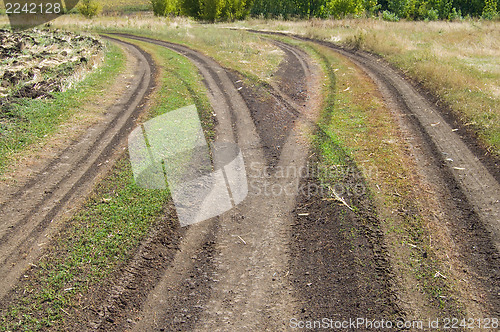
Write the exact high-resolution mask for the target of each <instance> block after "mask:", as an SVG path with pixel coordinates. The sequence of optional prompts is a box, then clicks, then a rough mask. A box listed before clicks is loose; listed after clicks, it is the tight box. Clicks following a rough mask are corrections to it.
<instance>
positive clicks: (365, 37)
mask: <svg viewBox="0 0 500 332" xmlns="http://www.w3.org/2000/svg"><path fill="white" fill-rule="evenodd" d="M236 25H237V26H239V27H253V28H258V29H268V30H277V31H285V32H291V33H294V34H300V35H304V36H307V37H311V38H317V39H321V40H327V41H330V42H335V43H341V44H346V45H350V46H355V47H359V48H361V49H364V50H368V51H370V52H373V53H376V54H379V55H381V56H383V57H385V58H386V59H387V60H388V61H389V62H391V63H392V64H394V65H396V66H397V67H399V68H401V70H402V71H403V72H405V73H406V74H407V75H408V76H409V77H410V78H412V79H413V80H415V81H416V82H419V83H421V84H422V85H423V86H424V87H425V88H426V89H427V90H429V91H430V92H432V93H433V94H435V95H437V96H438V97H439V98H440V99H441V100H442V101H444V102H445V103H446V104H447V105H449V106H450V107H451V109H452V110H453V112H454V113H455V115H456V116H457V117H458V118H459V119H460V120H461V122H462V123H463V124H464V125H465V126H466V127H468V128H469V129H470V130H471V131H473V132H475V133H477V135H478V137H479V138H480V140H481V141H482V142H483V144H484V145H485V146H486V148H488V150H489V151H490V152H491V153H492V154H493V155H496V156H500V106H499V105H500V86H499V84H498V82H500V58H499V57H498V53H499V52H500V42H499V40H500V29H499V27H500V23H499V22H487V21H479V22H478V21H463V22H385V21H380V20H375V19H362V20H361V19H360V20H335V21H334V20H311V21H299V22H283V21H268V20H251V21H247V22H241V23H237V24H236ZM227 26H228V25H222V27H227ZM231 26H234V25H231Z"/></svg>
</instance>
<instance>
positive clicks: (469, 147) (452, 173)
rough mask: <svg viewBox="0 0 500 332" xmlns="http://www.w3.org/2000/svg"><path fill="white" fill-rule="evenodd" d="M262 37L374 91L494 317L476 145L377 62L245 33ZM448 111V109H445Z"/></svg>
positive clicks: (492, 175)
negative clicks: (324, 60)
mask: <svg viewBox="0 0 500 332" xmlns="http://www.w3.org/2000/svg"><path fill="white" fill-rule="evenodd" d="M249 31H250V32H253V33H258V34H264V35H278V36H287V37H290V38H296V39H298V40H301V41H306V42H312V43H316V44H318V45H321V46H325V47H327V48H330V49H331V50H333V51H335V52H337V53H339V54H340V55H342V56H344V57H346V58H348V59H350V60H351V61H352V62H353V63H354V64H355V65H357V66H358V67H359V68H361V69H362V70H363V71H364V72H365V73H366V74H367V75H368V76H369V77H370V78H371V79H372V80H373V81H374V82H375V83H376V84H377V85H378V87H379V89H380V91H381V93H382V95H383V97H384V99H385V100H386V102H387V104H388V105H389V107H390V108H391V110H392V111H393V112H394V114H395V115H396V116H397V117H398V118H400V119H401V120H400V125H401V127H402V128H403V129H404V131H407V132H408V133H409V134H408V135H409V140H410V141H412V142H414V143H412V145H413V148H412V149H413V153H415V154H416V155H417V160H416V162H417V165H418V167H419V169H420V172H421V173H422V176H423V178H424V179H425V181H426V182H427V183H428V184H429V185H430V187H431V188H432V191H433V193H434V195H435V197H436V199H437V200H438V201H439V203H438V204H439V211H435V213H434V217H435V219H436V221H437V222H438V223H439V224H440V226H439V227H442V228H445V229H446V230H447V231H449V232H450V233H451V236H452V238H453V242H454V245H455V246H456V252H457V254H458V255H459V257H460V259H461V260H462V262H464V263H465V264H466V265H467V266H469V267H470V272H472V273H471V274H470V277H471V278H472V279H473V280H476V283H477V284H478V285H482V286H481V287H482V289H483V292H484V294H485V295H483V296H484V298H487V299H488V300H487V302H488V303H486V307H488V308H487V310H488V311H489V312H490V313H492V314H498V308H499V307H500V294H499V293H498V289H499V282H498V280H500V271H499V270H498V268H497V267H498V262H499V259H500V254H499V252H500V184H499V182H498V180H497V177H498V170H497V169H491V165H494V164H495V163H494V162H490V161H488V160H486V161H485V163H483V162H482V161H481V160H480V158H479V157H478V153H477V151H476V150H477V142H472V144H471V143H469V140H470V138H468V137H466V138H465V139H464V138H463V137H462V136H460V134H459V133H461V132H464V130H463V128H460V127H456V128H455V127H453V126H452V125H450V123H451V122H449V121H450V119H449V116H448V115H446V114H445V112H443V111H442V110H441V109H440V108H438V106H437V104H436V103H435V102H434V99H433V97H429V94H428V93H426V92H425V91H421V89H420V88H417V87H415V86H414V85H413V84H412V83H411V82H410V81H409V80H408V79H406V78H405V77H404V75H403V74H402V73H400V72H399V71H398V70H396V69H394V68H393V67H391V66H390V65H389V64H388V63H387V62H385V61H384V60H382V59H381V58H379V57H377V56H374V55H372V54H369V53H367V52H363V51H359V50H352V49H347V48H344V47H341V46H339V45H336V44H333V43H331V42H326V41H321V40H315V39H311V38H306V37H302V36H297V35H288V34H285V33H280V32H268V31H258V30H249ZM446 111H448V110H446Z"/></svg>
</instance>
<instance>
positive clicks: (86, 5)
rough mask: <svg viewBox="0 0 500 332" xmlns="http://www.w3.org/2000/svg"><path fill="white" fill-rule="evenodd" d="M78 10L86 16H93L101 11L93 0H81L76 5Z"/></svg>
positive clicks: (99, 6)
mask: <svg viewBox="0 0 500 332" xmlns="http://www.w3.org/2000/svg"><path fill="white" fill-rule="evenodd" d="M77 9H78V12H79V13H80V14H82V15H83V16H85V17H86V18H93V17H95V16H96V15H97V14H99V12H100V11H101V5H100V4H99V3H97V1H93V0H81V1H80V2H79V3H78V6H77Z"/></svg>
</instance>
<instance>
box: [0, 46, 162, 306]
mask: <svg viewBox="0 0 500 332" xmlns="http://www.w3.org/2000/svg"><path fill="white" fill-rule="evenodd" d="M119 45H121V46H122V47H123V48H124V49H125V50H126V53H127V58H128V60H127V61H128V66H127V71H126V72H125V73H123V75H122V76H121V79H120V80H118V82H119V84H118V85H117V86H114V87H112V88H113V89H112V90H111V91H122V92H123V95H121V96H117V97H118V99H113V100H108V101H107V104H108V106H106V101H103V105H104V107H108V108H107V111H106V113H105V114H104V115H103V118H102V119H101V120H102V121H100V123H99V124H97V125H95V126H94V127H92V128H89V129H88V130H87V132H86V133H85V134H84V135H83V136H82V137H80V138H79V139H77V140H76V141H75V142H73V144H70V145H69V146H67V147H66V148H65V149H64V150H63V151H59V152H57V151H53V153H54V154H56V155H57V157H56V158H54V159H48V158H46V159H45V160H41V161H39V162H38V163H37V164H36V165H35V166H33V170H32V173H34V174H36V175H35V176H33V177H31V178H30V179H29V180H28V181H27V182H26V183H24V184H23V185H22V186H5V187H4V188H2V190H1V192H2V193H1V196H0V198H1V200H0V202H1V205H0V216H1V217H0V218H1V221H0V279H1V280H2V283H1V284H0V298H2V297H3V296H5V295H6V294H7V292H8V291H9V290H10V289H11V288H12V286H13V285H14V284H15V283H16V281H17V280H18V279H19V277H21V275H22V274H23V272H24V271H25V270H26V269H27V268H28V267H29V266H30V264H33V263H35V262H36V260H37V258H38V257H39V256H40V255H41V253H42V250H43V247H44V245H46V244H47V243H48V242H49V241H50V239H51V236H52V235H53V234H55V233H56V232H57V230H58V229H60V228H61V227H62V225H61V224H60V223H59V222H53V221H54V220H56V221H59V220H60V219H61V217H62V216H64V215H65V214H66V213H67V212H70V211H71V210H73V208H74V207H76V206H78V203H79V202H80V201H81V199H82V198H84V197H86V193H89V192H90V190H92V188H93V185H94V183H95V182H96V179H97V178H98V177H99V175H100V174H102V173H103V172H105V171H106V170H107V169H109V166H110V165H112V163H113V160H112V159H113V158H114V156H115V155H116V153H115V152H116V150H119V149H123V143H124V142H125V141H126V138H127V136H128V133H129V132H130V131H131V130H132V129H133V128H132V127H133V125H134V121H135V119H136V118H137V117H138V115H139V114H140V113H141V111H142V109H143V107H144V105H145V103H146V101H147V96H148V94H149V93H150V92H151V90H152V88H153V77H154V67H152V65H153V62H152V60H151V59H150V58H149V55H147V54H146V53H144V52H142V51H141V50H139V49H138V48H137V47H134V46H132V45H130V44H125V43H119ZM101 106H102V105H101Z"/></svg>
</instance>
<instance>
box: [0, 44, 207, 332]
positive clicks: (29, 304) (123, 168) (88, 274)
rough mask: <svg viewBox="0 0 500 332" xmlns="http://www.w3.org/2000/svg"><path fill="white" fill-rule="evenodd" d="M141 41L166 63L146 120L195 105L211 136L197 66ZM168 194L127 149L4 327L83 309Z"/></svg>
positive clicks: (42, 324)
mask: <svg viewBox="0 0 500 332" xmlns="http://www.w3.org/2000/svg"><path fill="white" fill-rule="evenodd" d="M138 44H141V46H142V47H143V48H144V49H146V50H147V51H148V52H150V53H152V54H153V56H154V58H155V60H156V61H157V63H158V64H159V69H160V76H159V84H160V86H159V90H158V91H157V93H156V94H155V96H154V102H153V107H152V108H151V112H149V113H148V114H147V116H145V117H144V120H147V119H149V118H152V117H155V116H158V115H160V114H164V113H166V112H168V111H171V110H174V109H177V108H179V107H182V106H187V105H191V104H193V103H194V104H196V105H197V107H198V110H199V112H200V118H201V120H202V125H203V127H204V131H205V133H206V136H207V138H208V139H211V138H213V135H214V124H213V122H212V117H211V114H212V109H211V107H210V104H209V101H208V99H207V97H206V91H205V88H204V86H203V85H202V84H201V77H200V76H199V74H198V72H197V70H196V67H194V65H192V64H191V63H190V62H189V61H188V60H187V59H186V58H184V57H182V56H180V55H178V54H176V53H174V52H171V51H169V50H167V49H165V48H162V47H158V46H153V45H150V44H144V43H138ZM168 200H169V193H168V191H166V190H146V189H141V188H139V187H137V186H136V185H135V182H134V179H133V174H132V170H131V166H130V161H129V160H128V156H127V155H126V154H125V155H123V156H122V157H121V158H120V159H119V161H118V162H117V163H116V165H115V166H114V167H113V169H112V171H111V172H110V174H108V176H106V177H105V178H104V179H103V180H102V181H101V182H100V183H99V184H98V186H97V187H96V189H95V190H94V192H93V193H92V195H91V197H90V198H89V199H88V200H87V201H86V202H85V204H84V206H83V208H82V209H81V210H80V211H79V212H77V213H76V215H75V216H74V217H72V218H71V219H70V220H68V221H66V224H67V226H66V228H65V229H64V230H63V231H62V232H61V234H60V235H59V236H58V238H57V241H56V242H55V243H54V244H53V246H52V248H50V250H48V251H47V254H46V255H45V256H44V258H42V259H41V261H40V262H38V263H36V264H35V265H36V266H37V267H36V268H34V267H33V268H32V269H31V270H30V271H29V273H28V274H29V278H28V279H27V280H25V282H24V283H22V284H21V285H20V286H19V287H20V289H19V290H18V292H19V293H23V292H25V295H24V296H22V297H19V298H17V299H16V301H15V302H14V303H12V304H11V305H10V307H9V308H8V309H7V310H5V311H4V312H2V316H1V320H0V325H1V326H2V327H1V328H0V331H8V330H35V331H36V330H45V329H47V328H49V327H51V328H55V329H58V328H57V326H61V324H63V323H64V320H65V319H66V318H67V317H68V316H67V314H66V313H73V308H77V303H76V299H77V298H78V296H80V294H84V293H85V292H86V291H87V290H88V289H89V287H90V286H94V285H98V284H100V282H101V281H102V280H103V279H104V278H106V277H107V276H109V274H110V273H111V272H113V271H115V270H116V267H117V266H118V265H119V264H121V263H123V262H125V261H127V260H128V259H129V258H130V257H131V255H132V253H133V250H134V248H136V247H137V246H138V245H139V243H140V242H141V241H142V240H143V239H144V237H145V236H146V235H147V234H148V231H149V230H150V229H151V227H152V225H154V224H155V223H157V222H160V221H161V216H162V215H163V214H164V206H165V204H166V203H167V201H168ZM172 223H173V225H172V227H175V226H174V222H172ZM65 312H66V313H65ZM68 322H69V321H68Z"/></svg>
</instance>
